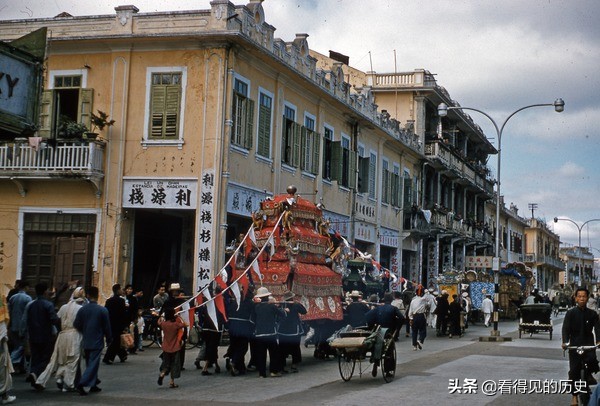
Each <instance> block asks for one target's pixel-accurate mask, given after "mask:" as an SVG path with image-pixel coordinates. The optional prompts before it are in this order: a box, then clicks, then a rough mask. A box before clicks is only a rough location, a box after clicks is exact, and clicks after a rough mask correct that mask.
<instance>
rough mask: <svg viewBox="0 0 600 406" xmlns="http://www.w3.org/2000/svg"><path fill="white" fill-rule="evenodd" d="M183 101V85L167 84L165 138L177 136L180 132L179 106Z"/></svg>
mask: <svg viewBox="0 0 600 406" xmlns="http://www.w3.org/2000/svg"><path fill="white" fill-rule="evenodd" d="M180 103H181V87H179V86H167V87H166V101H165V120H164V136H165V138H177V137H178V134H179V108H180Z"/></svg>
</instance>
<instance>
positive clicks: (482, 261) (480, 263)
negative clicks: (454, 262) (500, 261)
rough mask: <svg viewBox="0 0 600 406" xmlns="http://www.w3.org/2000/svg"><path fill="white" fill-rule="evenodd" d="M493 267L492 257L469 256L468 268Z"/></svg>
mask: <svg viewBox="0 0 600 406" xmlns="http://www.w3.org/2000/svg"><path fill="white" fill-rule="evenodd" d="M475 268H490V269H491V268H492V257H484V256H476V257H473V256H467V269H475Z"/></svg>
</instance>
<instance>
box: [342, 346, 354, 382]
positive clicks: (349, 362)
mask: <svg viewBox="0 0 600 406" xmlns="http://www.w3.org/2000/svg"><path fill="white" fill-rule="evenodd" d="M355 365H356V359H354V358H352V357H350V356H349V355H348V354H347V353H346V351H343V352H340V353H339V355H338V366H339V367H340V376H341V377H342V379H343V380H344V381H346V382H348V381H349V380H350V379H352V375H353V374H354V367H355Z"/></svg>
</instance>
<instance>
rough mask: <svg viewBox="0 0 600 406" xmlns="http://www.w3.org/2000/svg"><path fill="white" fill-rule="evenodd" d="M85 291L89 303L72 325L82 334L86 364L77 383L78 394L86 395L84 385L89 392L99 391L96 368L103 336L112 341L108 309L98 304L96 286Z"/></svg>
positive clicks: (98, 365)
mask: <svg viewBox="0 0 600 406" xmlns="http://www.w3.org/2000/svg"><path fill="white" fill-rule="evenodd" d="M86 291H87V297H88V300H89V303H88V304H86V305H84V306H83V307H82V308H81V309H80V310H79V311H78V312H77V316H76V317H75V321H74V322H73V326H74V327H75V328H76V329H77V330H78V331H79V332H80V333H81V334H82V341H81V347H82V348H83V356H84V357H85V365H86V368H85V371H84V372H83V374H82V375H81V378H80V379H79V384H78V385H77V391H78V392H79V394H80V395H87V391H86V390H85V388H86V387H87V388H90V392H100V388H99V387H98V383H100V381H99V380H98V368H99V367H100V355H102V349H103V348H104V338H106V342H107V343H110V342H111V341H112V334H111V329H110V321H109V319H108V310H106V308H104V307H102V306H100V305H98V288H97V287H95V286H92V287H89V288H87V289H86Z"/></svg>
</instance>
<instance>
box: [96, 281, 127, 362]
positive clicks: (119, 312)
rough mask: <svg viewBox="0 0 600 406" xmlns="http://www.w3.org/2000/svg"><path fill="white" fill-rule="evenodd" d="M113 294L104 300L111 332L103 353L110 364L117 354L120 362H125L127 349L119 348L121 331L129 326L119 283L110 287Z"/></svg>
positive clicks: (104, 360)
mask: <svg viewBox="0 0 600 406" xmlns="http://www.w3.org/2000/svg"><path fill="white" fill-rule="evenodd" d="M112 291H113V296H111V297H110V298H108V299H107V300H106V304H105V305H104V307H106V310H108V318H109V320H110V331H111V332H112V341H111V342H110V344H109V345H108V348H107V349H106V354H104V359H103V360H102V362H104V363H105V364H107V365H110V364H112V363H113V361H114V360H115V357H116V356H117V355H118V356H119V359H120V360H121V362H125V360H126V359H127V351H126V350H125V349H124V348H121V333H123V331H124V330H125V329H127V327H128V326H129V319H128V317H127V307H126V305H125V299H123V298H122V297H121V296H122V295H123V290H122V289H121V285H119V284H118V283H117V284H115V285H113V287H112Z"/></svg>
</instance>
